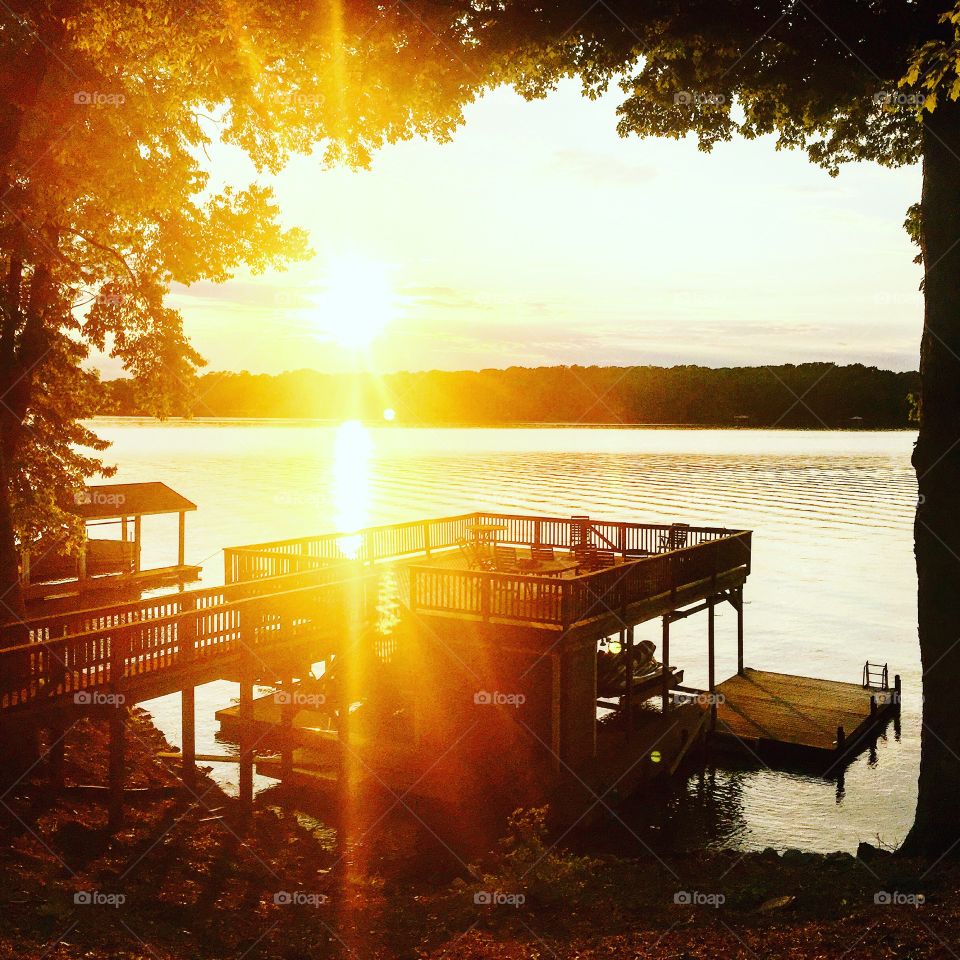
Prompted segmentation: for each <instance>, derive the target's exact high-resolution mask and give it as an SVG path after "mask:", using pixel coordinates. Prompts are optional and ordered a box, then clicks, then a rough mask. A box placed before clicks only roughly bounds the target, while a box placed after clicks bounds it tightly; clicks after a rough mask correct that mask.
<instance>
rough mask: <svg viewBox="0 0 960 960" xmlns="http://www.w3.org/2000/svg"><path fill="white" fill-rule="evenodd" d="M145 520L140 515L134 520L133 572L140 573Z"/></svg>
mask: <svg viewBox="0 0 960 960" xmlns="http://www.w3.org/2000/svg"><path fill="white" fill-rule="evenodd" d="M142 521H143V518H142V517H141V516H140V515H139V514H138V515H137V516H135V517H134V518H133V572H134V573H139V572H140V535H141V533H142V531H143V522H142Z"/></svg>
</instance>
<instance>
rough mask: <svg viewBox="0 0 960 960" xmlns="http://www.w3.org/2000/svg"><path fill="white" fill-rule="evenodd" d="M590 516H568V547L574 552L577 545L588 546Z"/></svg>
mask: <svg viewBox="0 0 960 960" xmlns="http://www.w3.org/2000/svg"><path fill="white" fill-rule="evenodd" d="M590 533H591V527H590V518H589V517H586V516H574V517H571V518H570V549H571V551H573V552H574V553H575V552H576V549H577V547H588V546H590Z"/></svg>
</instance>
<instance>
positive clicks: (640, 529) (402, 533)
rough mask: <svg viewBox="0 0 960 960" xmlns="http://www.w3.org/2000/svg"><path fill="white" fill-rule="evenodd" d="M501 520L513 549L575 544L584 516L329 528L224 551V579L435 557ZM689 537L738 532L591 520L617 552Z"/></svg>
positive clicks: (603, 542)
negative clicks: (478, 527) (475, 529)
mask: <svg viewBox="0 0 960 960" xmlns="http://www.w3.org/2000/svg"><path fill="white" fill-rule="evenodd" d="M478 523H489V524H497V525H500V526H503V527H505V528H506V529H505V530H504V531H503V532H501V533H498V534H497V542H498V543H502V544H510V545H514V546H544V547H555V548H558V549H569V548H570V547H571V546H573V544H574V543H575V528H578V527H580V526H581V524H580V523H579V521H576V520H573V519H571V518H570V517H535V516H521V515H517V514H506V513H483V512H478V513H468V514H461V515H459V516H455V517H442V518H439V519H435V520H417V521H414V522H411V523H397V524H388V525H384V526H377V527H367V528H365V529H363V530H358V531H356V532H355V533H328V534H323V535H321V536H315V537H299V538H295V539H292V540H277V541H273V542H269V543H255V544H248V545H244V546H236V547H227V548H225V549H224V552H223V553H224V579H225V581H226V582H227V583H237V582H240V581H245V580H252V579H257V578H259V577H276V576H282V575H284V574H290V573H300V572H304V571H307V570H313V569H316V568H317V567H319V566H325V565H328V564H332V563H339V562H343V561H346V560H359V561H361V562H363V563H382V562H388V561H391V560H401V559H405V558H412V557H416V556H423V557H430V556H431V555H432V554H433V553H435V552H437V551H439V550H449V549H452V548H453V547H455V546H456V545H457V541H458V540H459V539H461V538H465V537H469V536H470V527H471V526H472V525H473V524H478ZM678 531H682V533H683V534H684V535H685V539H686V546H688V547H692V546H698V545H699V544H701V543H708V542H711V541H713V540H717V539H720V538H722V537H727V536H730V535H731V534H734V533H738V532H740V531H735V530H727V529H723V528H720V527H689V526H683V527H682V528H681V527H679V526H677V525H671V524H657V523H623V522H617V521H608V520H591V521H590V523H589V535H590V538H591V541H592V543H593V545H594V546H596V547H601V548H605V549H611V550H614V551H615V552H616V553H619V554H620V555H621V557H624V558H627V557H640V556H649V555H651V554H660V553H664V552H666V551H667V550H668V548H669V544H670V542H671V537H672V535H673V534H675V533H677V532H678Z"/></svg>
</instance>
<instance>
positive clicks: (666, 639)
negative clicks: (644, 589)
mask: <svg viewBox="0 0 960 960" xmlns="http://www.w3.org/2000/svg"><path fill="white" fill-rule="evenodd" d="M661 647H662V650H661V651H660V652H661V653H662V654H663V689H662V691H661V694H660V696H661V699H662V701H663V712H664V713H666V712H667V711H668V710H669V709H670V618H669V617H664V618H663V635H662V640H661Z"/></svg>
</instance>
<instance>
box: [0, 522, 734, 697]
mask: <svg viewBox="0 0 960 960" xmlns="http://www.w3.org/2000/svg"><path fill="white" fill-rule="evenodd" d="M477 522H480V523H498V524H503V525H505V526H506V527H507V529H506V531H505V532H504V534H503V536H502V538H501V539H502V540H503V541H504V542H508V543H514V544H524V543H529V544H531V545H535V544H541V545H544V546H554V547H560V548H562V547H566V546H568V545H569V544H570V542H571V537H572V533H571V521H570V520H565V519H559V518H549V517H519V516H512V515H506V514H468V515H465V516H460V517H446V518H443V519H442V520H431V521H422V522H418V523H411V524H398V525H395V526H393V527H374V528H371V529H369V530H365V531H361V532H360V534H359V540H358V539H356V537H357V536H358V535H352V534H351V535H343V534H332V535H329V536H327V537H314V538H304V539H302V540H296V541H284V542H282V543H279V544H258V545H255V546H253V547H237V548H231V549H230V550H229V551H228V553H229V554H230V557H229V559H228V561H227V562H228V570H229V572H231V573H232V576H231V577H228V580H229V581H230V582H228V583H227V584H226V585H225V586H223V587H214V588H205V589H200V590H190V591H183V592H178V593H171V594H167V595H164V596H160V597H153V598H149V599H145V600H134V601H129V602H125V603H117V604H111V605H109V606H106V607H99V608H93V609H88V610H80V611H73V612H66V613H58V614H52V615H49V616H44V617H38V618H35V619H32V620H29V621H26V622H23V623H18V624H14V625H8V626H6V627H3V628H0V709H9V708H11V707H17V706H23V705H26V704H30V703H36V702H38V701H45V700H51V698H57V697H63V696H69V695H71V694H73V695H77V694H79V693H82V692H84V691H96V690H108V691H111V692H114V693H115V692H118V691H120V690H122V688H123V687H124V686H125V685H130V684H133V683H135V682H136V680H137V678H145V677H146V675H148V674H156V673H158V672H162V671H170V672H174V671H177V670H179V669H180V668H186V667H189V666H190V665H191V664H193V665H196V664H197V663H198V662H199V663H201V664H212V663H213V662H214V661H217V660H221V661H222V660H225V659H229V658H234V657H237V656H238V655H239V654H240V653H241V652H243V651H246V652H248V653H249V652H250V651H251V650H254V651H255V650H256V649H257V648H259V649H261V650H264V651H266V650H268V649H276V648H278V647H284V646H295V645H296V644H299V643H302V642H310V641H313V640H315V639H316V638H317V637H319V636H321V634H323V635H329V634H330V632H331V630H333V631H334V632H335V631H336V629H337V626H336V625H337V624H338V623H339V625H340V626H339V629H340V630H341V631H342V630H343V626H344V624H345V623H347V622H349V621H350V617H351V615H352V614H350V613H346V614H345V616H346V617H347V620H346V621H345V620H343V618H342V617H340V618H339V619H338V618H337V617H335V616H334V614H336V613H337V611H340V612H341V613H343V612H344V611H345V610H348V609H349V610H351V611H354V612H355V611H356V607H354V606H352V605H353V604H354V603H356V602H357V599H358V597H361V595H362V596H364V597H366V600H363V599H362V597H361V601H360V602H364V603H365V602H366V601H367V600H369V601H370V603H371V604H373V603H374V599H375V598H376V596H377V591H378V580H379V578H380V577H379V575H380V571H378V570H376V569H375V568H374V567H373V566H372V564H375V563H377V562H379V561H384V560H390V559H401V558H404V557H411V556H412V557H417V556H423V557H429V556H430V554H431V552H432V551H435V550H440V549H449V548H450V547H451V546H453V545H455V544H456V541H457V539H458V538H459V537H461V536H464V535H466V533H467V531H468V527H469V526H470V525H471V524H473V523H477ZM671 529H672V528H671V527H669V526H667V525H651V524H626V523H607V522H596V521H595V522H594V523H593V524H592V530H593V533H592V536H593V537H595V538H601V539H600V541H599V542H600V543H603V544H606V543H615V544H616V545H617V549H618V550H619V552H620V553H621V555H622V556H621V562H619V563H618V564H617V565H616V566H613V567H610V568H607V569H605V570H600V571H596V572H593V573H589V574H584V575H581V576H576V577H565V578H556V577H543V576H529V575H525V574H506V573H495V572H486V571H473V570H453V569H446V568H443V567H436V566H425V565H421V564H416V563H414V564H405V565H404V566H403V568H401V569H402V570H406V571H408V572H409V577H401V578H399V581H400V589H401V597H400V598H399V599H400V601H401V603H406V604H409V606H411V607H412V608H413V609H414V610H417V611H420V612H425V613H431V612H444V613H448V614H453V615H457V614H459V615H467V616H475V617H479V618H481V619H484V620H500V621H513V622H517V623H520V624H524V623H525V624H548V625H555V626H561V627H567V626H569V625H571V624H575V623H579V622H581V621H587V620H590V619H593V618H599V617H604V616H607V615H609V614H610V613H616V612H617V611H621V610H625V609H626V608H627V607H628V606H629V605H631V604H634V603H637V602H640V601H643V600H645V599H653V598H656V597H659V596H663V595H665V594H669V593H671V592H673V593H676V591H677V590H679V589H681V588H683V587H684V586H688V585H691V584H695V583H699V582H702V581H708V580H713V581H714V582H716V581H717V579H718V578H719V577H720V576H722V575H723V574H724V573H728V572H730V571H734V570H737V569H741V568H742V569H743V572H744V574H746V573H748V572H749V567H750V547H751V534H750V532H749V531H729V530H722V529H718V528H706V527H702V528H689V529H688V530H687V537H688V543H689V545H688V546H685V547H683V548H681V549H675V550H666V551H665V552H663V551H664V546H663V544H664V543H669V542H672V541H671V540H670V539H669V534H670V531H671ZM664 538H668V539H664ZM345 547H346V548H348V551H349V550H355V553H356V559H355V560H354V561H353V562H349V559H350V557H349V552H345V551H344V548H345ZM657 550H659V551H661V552H657ZM363 561H365V562H363ZM271 573H273V574H274V575H272V576H271V575H270V574H271ZM358 585H360V586H361V587H362V589H360V590H358V589H357V588H358ZM347 604H349V605H350V606H349V607H348V606H346V605H347Z"/></svg>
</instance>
